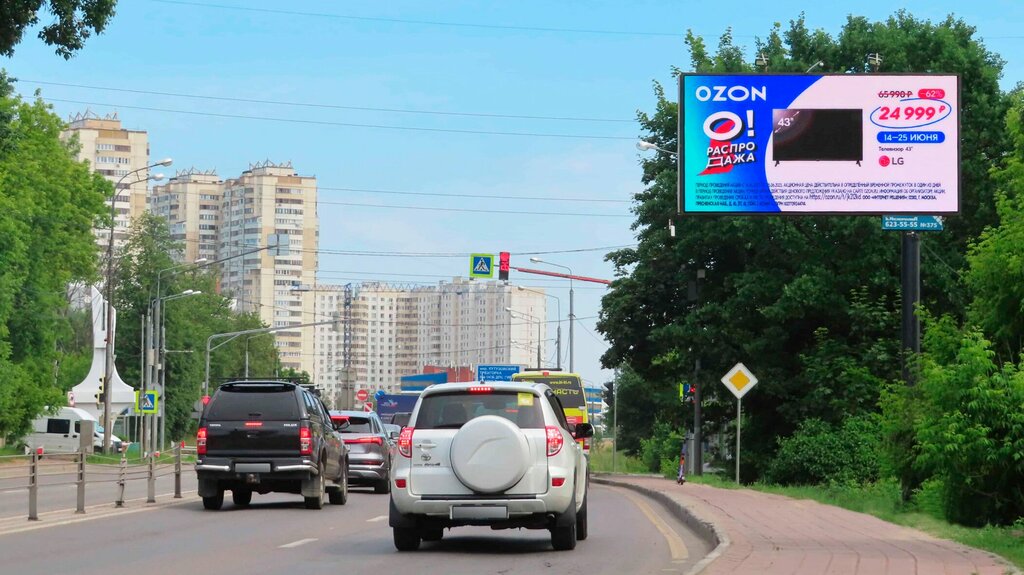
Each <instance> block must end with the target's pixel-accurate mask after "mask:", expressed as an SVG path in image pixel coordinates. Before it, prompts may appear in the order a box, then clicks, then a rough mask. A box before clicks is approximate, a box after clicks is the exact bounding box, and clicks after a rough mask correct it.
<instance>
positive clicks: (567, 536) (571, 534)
mask: <svg viewBox="0 0 1024 575" xmlns="http://www.w3.org/2000/svg"><path fill="white" fill-rule="evenodd" d="M576 519H577V515H576V494H575V493H574V494H573V496H572V499H571V500H570V502H569V508H568V509H566V510H565V513H563V514H561V515H560V516H558V517H557V518H555V524H554V525H553V526H552V527H551V546H552V547H554V548H555V551H571V550H573V549H575V548H576Z"/></svg>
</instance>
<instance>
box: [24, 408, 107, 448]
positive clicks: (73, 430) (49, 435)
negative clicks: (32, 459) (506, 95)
mask: <svg viewBox="0 0 1024 575" xmlns="http://www.w3.org/2000/svg"><path fill="white" fill-rule="evenodd" d="M82 420H86V421H92V422H95V423H94V428H93V436H92V444H93V447H94V448H95V449H96V450H100V449H102V448H103V426H101V425H100V423H99V421H97V420H96V418H95V417H94V416H93V415H92V414H91V413H89V412H88V411H85V410H84V409H79V408H77V407H62V408H60V410H58V411H57V413H56V414H54V415H45V414H44V415H42V416H40V417H39V418H37V419H36V420H35V421H33V422H32V431H31V432H30V433H29V434H28V435H26V436H25V445H26V446H27V447H28V448H29V449H30V450H34V449H38V448H40V447H42V448H43V452H44V453H67V452H72V451H78V448H79V446H80V445H81V440H80V435H79V434H80V433H81V431H82ZM110 445H111V446H112V447H113V448H114V450H115V451H120V450H121V440H120V439H118V437H117V436H116V435H111V436H110Z"/></svg>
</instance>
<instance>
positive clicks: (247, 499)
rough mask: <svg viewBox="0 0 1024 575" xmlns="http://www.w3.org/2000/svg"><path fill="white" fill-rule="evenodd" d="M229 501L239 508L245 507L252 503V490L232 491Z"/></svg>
mask: <svg viewBox="0 0 1024 575" xmlns="http://www.w3.org/2000/svg"><path fill="white" fill-rule="evenodd" d="M231 501H233V502H234V504H235V505H238V506H239V507H245V506H247V505H249V503H251V502H252V490H251V489H232V490H231Z"/></svg>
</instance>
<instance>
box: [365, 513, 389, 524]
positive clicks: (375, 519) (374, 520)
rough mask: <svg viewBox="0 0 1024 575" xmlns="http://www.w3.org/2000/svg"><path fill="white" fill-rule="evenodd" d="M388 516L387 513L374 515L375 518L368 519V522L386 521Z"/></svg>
mask: <svg viewBox="0 0 1024 575" xmlns="http://www.w3.org/2000/svg"><path fill="white" fill-rule="evenodd" d="M387 518H388V516H387V515H378V516H376V517H374V518H373V519H367V520H366V522H367V523H376V522H377V521H384V520H385V519H387Z"/></svg>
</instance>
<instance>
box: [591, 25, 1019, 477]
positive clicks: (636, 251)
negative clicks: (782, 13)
mask: <svg viewBox="0 0 1024 575" xmlns="http://www.w3.org/2000/svg"><path fill="white" fill-rule="evenodd" d="M973 34H974V29H973V28H971V27H970V26H968V25H967V24H966V23H964V22H963V21H961V20H956V19H953V18H947V19H946V20H943V21H942V22H940V23H937V24H936V23H931V22H929V21H923V20H918V19H915V18H913V17H912V16H910V15H909V14H907V13H906V12H897V13H896V14H895V15H893V16H892V17H890V18H889V19H887V20H886V21H884V22H869V21H867V20H866V19H864V18H859V17H850V18H848V20H847V22H846V24H845V25H844V26H843V28H842V30H841V31H840V33H839V35H838V36H837V37H834V38H833V37H831V36H830V35H828V34H826V33H825V32H823V31H820V30H819V31H813V32H812V31H810V30H809V29H808V28H807V27H806V25H805V22H804V18H803V17H802V16H801V17H800V18H798V19H796V20H794V21H791V22H790V24H789V27H788V29H786V30H785V31H783V30H782V28H781V26H780V25H778V24H776V25H775V26H774V27H772V29H771V30H770V32H769V34H768V36H767V38H766V39H765V40H763V41H761V40H759V41H758V42H757V48H758V50H759V51H760V52H762V53H764V55H765V57H766V59H767V60H768V62H769V71H771V72H787V71H788V72H800V73H802V72H803V71H804V70H806V69H807V68H808V67H809V66H810V65H811V64H814V63H815V62H817V61H821V62H823V65H822V66H821V67H819V68H818V69H819V70H821V71H825V72H828V71H836V72H844V71H848V70H850V71H853V72H857V73H862V72H864V71H865V62H864V55H865V54H867V53H869V52H882V53H884V56H885V58H884V64H883V66H882V68H881V70H880V71H882V72H923V71H933V72H946V73H958V74H960V75H961V77H962V79H963V81H962V83H961V86H962V88H963V94H961V101H962V102H963V105H962V120H961V124H962V133H963V134H964V135H965V137H964V138H963V139H962V144H961V150H962V158H963V169H962V174H963V179H962V184H963V185H962V187H961V190H960V193H961V198H962V199H961V204H962V206H963V210H964V216H963V217H962V218H957V221H956V222H955V223H954V222H951V223H950V225H949V226H948V227H947V231H946V232H944V233H943V234H941V236H937V237H936V238H934V239H933V238H928V239H927V240H926V242H927V245H926V249H925V253H926V254H927V257H926V259H925V262H924V274H923V275H924V286H925V290H924V293H923V299H924V303H925V305H926V306H928V307H929V308H931V309H935V310H938V311H940V312H960V313H962V309H963V308H964V307H966V299H967V298H966V290H965V287H964V285H963V283H962V282H961V281H960V278H959V275H958V274H957V273H956V272H955V271H953V270H955V269H956V268H958V267H960V266H962V265H963V262H964V254H965V252H966V246H967V243H968V242H969V241H970V240H971V239H972V238H973V237H974V236H975V235H976V234H977V233H979V232H980V231H981V230H982V229H984V228H985V226H987V225H991V224H992V223H994V219H995V210H994V201H993V197H994V193H995V186H994V185H993V182H992V180H991V178H990V176H989V169H990V167H991V165H992V162H993V161H994V160H996V159H998V158H1001V157H1002V154H1003V150H1004V145H1005V138H1004V135H1003V131H1002V130H1001V129H1000V123H1001V119H1002V117H1003V116H1004V112H1005V110H1006V103H1005V97H1004V95H1003V94H1002V93H1001V92H1000V90H999V86H998V83H997V80H998V78H999V74H1000V71H1001V67H1002V61H1001V60H1000V59H999V58H998V57H997V56H995V55H993V54H992V53H990V52H989V51H988V50H987V49H986V48H985V47H984V46H983V45H982V44H981V42H980V41H978V40H977V39H975V38H974V36H973ZM686 42H687V45H688V47H689V49H690V56H691V64H692V68H693V70H694V71H697V72H750V71H753V66H752V65H751V64H748V63H746V62H745V61H744V59H743V57H742V55H743V51H742V50H741V49H739V48H738V47H737V46H735V45H734V43H733V38H732V35H731V33H730V32H726V33H725V34H724V35H723V36H722V37H721V39H720V42H719V45H718V47H717V49H716V51H715V52H714V54H711V53H710V52H709V51H708V49H707V48H706V46H705V44H704V41H703V39H702V38H700V37H698V36H695V35H693V34H688V36H687V39H686ZM894 47H895V48H894ZM655 96H656V98H657V101H656V104H655V111H654V113H653V114H651V115H648V114H646V113H643V112H641V113H639V115H638V118H639V121H640V123H641V126H642V127H643V130H644V132H645V133H646V134H645V139H647V140H649V141H652V142H655V143H657V144H658V145H659V146H661V147H663V148H668V149H675V148H676V146H677V141H676V136H677V129H676V124H677V118H678V107H677V105H676V103H675V102H673V101H669V100H668V99H666V97H665V93H664V90H663V89H662V88H661V87H660V86H657V85H656V86H655ZM673 99H674V96H673ZM968 134H969V135H968ZM642 167H643V169H644V175H643V182H644V184H646V186H647V187H646V189H644V190H643V191H642V192H639V193H638V194H637V195H636V196H635V200H636V202H635V204H634V207H633V211H634V213H635V214H636V221H635V222H634V224H633V229H634V230H635V231H636V234H637V237H638V240H639V242H638V246H637V247H636V248H631V249H625V250H619V251H616V252H613V253H611V254H610V255H609V259H610V260H611V261H612V262H613V263H614V264H615V266H616V270H617V271H616V280H615V282H614V283H613V290H612V291H611V292H610V293H609V294H608V295H606V296H605V297H604V299H603V302H602V310H601V318H600V320H599V322H598V328H599V329H600V330H601V332H602V333H603V334H605V337H606V338H607V339H608V341H609V342H610V347H609V349H608V351H607V352H606V353H605V355H604V356H603V358H602V361H603V364H604V365H605V366H606V367H613V366H620V365H628V366H629V367H630V368H631V369H632V370H633V371H634V372H635V373H636V375H637V376H638V377H639V378H641V379H642V381H643V382H644V383H643V385H644V386H648V387H650V388H651V389H652V390H662V389H667V388H669V387H671V386H672V385H673V384H675V383H676V382H678V381H679V380H680V379H685V378H686V377H687V375H688V374H690V373H692V371H693V366H694V364H695V362H696V361H697V360H698V359H699V360H700V361H701V364H702V367H703V369H702V371H701V373H702V374H703V375H702V377H701V381H700V382H698V383H699V384H700V385H703V386H704V387H703V389H704V392H705V393H704V396H705V398H707V401H708V404H707V405H708V409H707V410H706V419H707V424H708V426H709V428H710V429H711V430H714V429H720V428H724V427H725V425H726V421H727V419H728V417H729V412H730V411H732V412H733V413H734V408H732V409H731V408H730V406H734V405H735V403H734V400H732V399H731V396H728V395H727V394H726V393H723V391H722V389H721V387H722V386H720V385H718V384H717V383H716V382H717V379H718V377H719V376H720V375H721V374H723V373H725V372H726V371H727V370H728V369H729V368H730V367H732V365H733V364H735V363H736V362H737V361H743V362H744V363H745V364H746V365H747V366H748V367H750V368H751V369H752V370H753V371H754V373H755V374H756V375H757V376H758V378H759V379H760V380H761V382H762V383H761V384H760V385H759V386H758V388H757V389H756V390H755V391H754V392H753V393H751V394H749V395H747V396H746V398H744V402H743V403H744V416H745V417H744V434H743V435H744V439H745V440H744V461H745V464H747V465H745V466H744V469H745V470H746V473H749V474H750V475H749V477H747V478H748V479H749V478H754V477H757V476H759V475H760V473H761V472H762V471H763V470H764V469H765V468H766V466H767V465H768V463H769V462H770V460H771V458H772V456H773V454H774V452H775V450H776V449H777V445H778V443H777V438H778V437H780V436H787V435H789V434H791V433H793V431H795V430H796V428H797V426H798V424H799V423H800V422H801V421H803V420H804V419H807V418H809V417H817V418H819V419H821V420H822V421H825V422H827V423H831V424H837V423H839V422H841V421H842V420H844V419H845V418H847V417H849V416H852V415H857V414H859V413H863V412H866V411H873V410H874V409H875V407H874V405H875V403H876V401H877V399H878V397H879V391H880V383H881V382H883V381H887V380H892V379H896V378H897V377H899V367H900V366H899V361H898V354H897V353H896V352H897V350H898V345H899V344H898V330H897V329H896V326H897V325H898V318H899V315H898V314H899V309H898V303H897V302H898V301H899V237H898V235H896V234H892V233H888V232H883V231H882V230H880V229H879V228H880V226H879V224H878V221H877V219H876V218H866V217H789V218H778V217H760V218H748V217H728V216H714V217H707V216H701V217H691V218H687V219H686V220H685V221H684V222H679V221H677V225H676V230H677V234H678V235H677V237H675V238H672V237H670V236H669V233H668V230H667V226H666V222H667V221H668V220H669V218H671V217H673V216H674V215H675V207H676V197H675V193H676V172H675V166H674V165H673V158H671V157H670V156H669V155H667V154H659V155H658V156H657V157H654V158H651V159H645V160H643V161H642ZM940 260H941V261H940ZM698 269H705V270H707V271H706V278H705V279H704V280H702V286H701V297H700V298H699V301H698V300H692V299H691V298H689V297H688V291H689V290H688V283H689V282H691V281H693V280H694V278H695V273H696V272H695V270H698ZM626 413H627V412H626V410H623V413H621V414H620V420H619V421H620V425H621V426H623V427H625V428H630V427H637V428H638V429H647V428H648V424H647V423H646V421H644V419H645V417H646V416H645V415H644V414H640V415H638V419H632V416H631V415H630V416H626V418H623V415H624V414H626Z"/></svg>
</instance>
